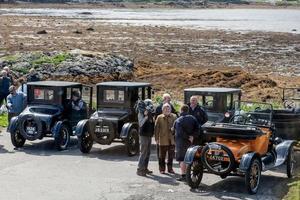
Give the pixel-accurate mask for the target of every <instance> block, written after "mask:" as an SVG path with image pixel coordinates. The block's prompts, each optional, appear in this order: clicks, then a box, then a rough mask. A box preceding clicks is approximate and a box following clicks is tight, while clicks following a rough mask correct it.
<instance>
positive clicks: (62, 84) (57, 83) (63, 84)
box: [27, 81, 82, 87]
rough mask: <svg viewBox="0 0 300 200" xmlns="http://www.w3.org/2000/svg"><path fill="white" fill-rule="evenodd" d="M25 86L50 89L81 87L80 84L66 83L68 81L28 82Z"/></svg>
mask: <svg viewBox="0 0 300 200" xmlns="http://www.w3.org/2000/svg"><path fill="white" fill-rule="evenodd" d="M27 85H34V86H51V87H70V86H81V85H82V84H81V83H76V82H68V81H36V82H29V83H28V84H27Z"/></svg>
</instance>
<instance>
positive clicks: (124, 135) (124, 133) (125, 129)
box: [120, 122, 139, 139]
mask: <svg viewBox="0 0 300 200" xmlns="http://www.w3.org/2000/svg"><path fill="white" fill-rule="evenodd" d="M133 127H135V128H137V129H138V127H139V125H138V124H137V123H130V122H129V123H125V124H124V125H123V127H122V130H121V133H120V138H121V139H125V138H127V136H128V133H129V131H130V129H131V128H133Z"/></svg>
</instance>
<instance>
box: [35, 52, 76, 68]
mask: <svg viewBox="0 0 300 200" xmlns="http://www.w3.org/2000/svg"><path fill="white" fill-rule="evenodd" d="M70 57H71V55H70V54H68V53H61V54H58V55H55V56H45V55H42V56H41V57H39V58H37V59H36V60H33V61H31V63H30V64H31V65H32V66H33V67H34V68H38V67H39V65H42V64H53V65H55V66H57V65H59V64H60V63H62V62H64V61H65V60H67V59H69V58H70Z"/></svg>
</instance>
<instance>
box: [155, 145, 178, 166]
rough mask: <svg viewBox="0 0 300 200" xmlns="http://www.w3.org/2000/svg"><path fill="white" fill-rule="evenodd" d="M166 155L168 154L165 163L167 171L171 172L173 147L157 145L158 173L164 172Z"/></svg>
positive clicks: (173, 154) (173, 155)
mask: <svg viewBox="0 0 300 200" xmlns="http://www.w3.org/2000/svg"><path fill="white" fill-rule="evenodd" d="M167 153H168V161H167V166H168V170H171V169H172V168H173V159H174V157H175V145H166V146H165V145H159V153H158V154H159V157H158V163H159V171H165V170H166V156H167Z"/></svg>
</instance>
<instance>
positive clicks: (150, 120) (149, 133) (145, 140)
mask: <svg viewBox="0 0 300 200" xmlns="http://www.w3.org/2000/svg"><path fill="white" fill-rule="evenodd" d="M144 103H145V106H146V107H145V109H141V110H140V111H139V114H138V121H139V127H140V132H139V133H140V134H139V135H140V157H139V161H138V169H137V175H139V176H146V175H147V174H152V173H153V171H150V170H149V169H148V164H149V158H150V153H151V140H152V137H153V134H154V117H153V115H152V113H153V111H154V110H153V106H151V105H153V104H152V101H151V100H150V99H146V100H144Z"/></svg>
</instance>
